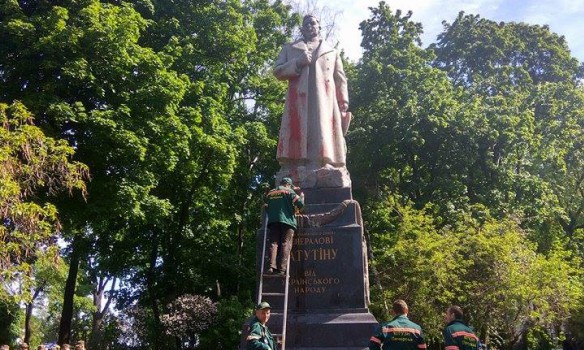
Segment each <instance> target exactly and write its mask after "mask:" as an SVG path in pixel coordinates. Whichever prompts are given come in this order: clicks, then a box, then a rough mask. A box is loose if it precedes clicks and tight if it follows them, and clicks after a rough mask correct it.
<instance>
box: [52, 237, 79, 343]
mask: <svg viewBox="0 0 584 350" xmlns="http://www.w3.org/2000/svg"><path fill="white" fill-rule="evenodd" d="M77 240H78V238H77V237H75V238H74V239H73V251H72V252H71V261H70V263H69V274H68V275H67V282H66V283H65V292H64V294H63V310H62V311H61V322H60V323H59V337H58V339H57V343H58V344H59V345H61V346H62V345H63V344H69V342H70V341H71V323H72V320H73V297H74V296H75V287H76V282H77V272H78V271H79V251H78V250H79V248H78V247H77V245H76V244H75V243H76V241H77Z"/></svg>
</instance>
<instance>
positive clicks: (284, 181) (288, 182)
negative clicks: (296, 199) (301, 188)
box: [280, 177, 292, 185]
mask: <svg viewBox="0 0 584 350" xmlns="http://www.w3.org/2000/svg"><path fill="white" fill-rule="evenodd" d="M280 183H281V184H282V185H292V179H291V178H289V177H285V178H283V179H282V181H280Z"/></svg>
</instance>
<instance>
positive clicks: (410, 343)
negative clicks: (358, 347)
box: [369, 300, 426, 350]
mask: <svg viewBox="0 0 584 350" xmlns="http://www.w3.org/2000/svg"><path fill="white" fill-rule="evenodd" d="M393 313H394V314H396V315H397V316H395V317H394V318H393V319H392V320H391V321H389V322H386V323H383V324H382V325H381V326H380V327H379V328H378V330H377V331H376V333H375V334H374V335H373V336H372V337H371V338H370V339H369V349H370V350H380V349H382V350H420V349H426V343H425V341H424V335H423V333H422V327H420V326H419V325H418V324H416V323H414V322H412V321H410V320H409V319H408V316H407V314H408V307H407V304H406V303H405V302H404V301H403V300H396V301H395V302H394V303H393Z"/></svg>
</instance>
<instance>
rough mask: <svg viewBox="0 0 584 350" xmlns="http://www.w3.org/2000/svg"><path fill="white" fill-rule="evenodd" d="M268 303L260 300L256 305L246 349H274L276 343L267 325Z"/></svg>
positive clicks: (268, 315)
mask: <svg viewBox="0 0 584 350" xmlns="http://www.w3.org/2000/svg"><path fill="white" fill-rule="evenodd" d="M270 309H271V308H270V304H268V303H267V302H265V301H262V302H261V303H259V304H258V305H257V306H256V311H255V317H254V318H253V319H252V321H251V323H250V325H249V330H248V335H247V338H246V341H247V350H276V349H277V347H276V346H277V345H276V342H275V341H274V337H273V336H272V333H270V330H269V329H268V326H267V325H266V324H267V323H268V320H269V319H270Z"/></svg>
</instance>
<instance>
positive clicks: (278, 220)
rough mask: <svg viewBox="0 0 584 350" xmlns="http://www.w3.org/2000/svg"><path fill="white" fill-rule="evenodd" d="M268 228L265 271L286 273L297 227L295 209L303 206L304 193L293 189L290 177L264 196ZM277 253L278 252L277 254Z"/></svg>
mask: <svg viewBox="0 0 584 350" xmlns="http://www.w3.org/2000/svg"><path fill="white" fill-rule="evenodd" d="M265 205H266V212H267V214H268V229H269V235H268V239H269V259H270V260H269V261H270V266H269V268H268V269H267V271H266V272H267V273H269V274H273V273H277V274H280V275H285V274H286V269H287V266H288V259H289V257H290V250H292V238H293V237H294V231H295V230H296V228H297V225H298V224H297V222H296V215H295V212H296V209H301V208H302V207H303V206H304V193H301V194H300V195H298V194H297V193H296V191H294V186H293V184H292V179H291V178H289V177H285V178H283V179H282V181H280V186H278V187H276V188H274V189H272V190H271V191H270V192H268V194H267V195H266V198H265ZM278 253H279V254H278Z"/></svg>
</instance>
